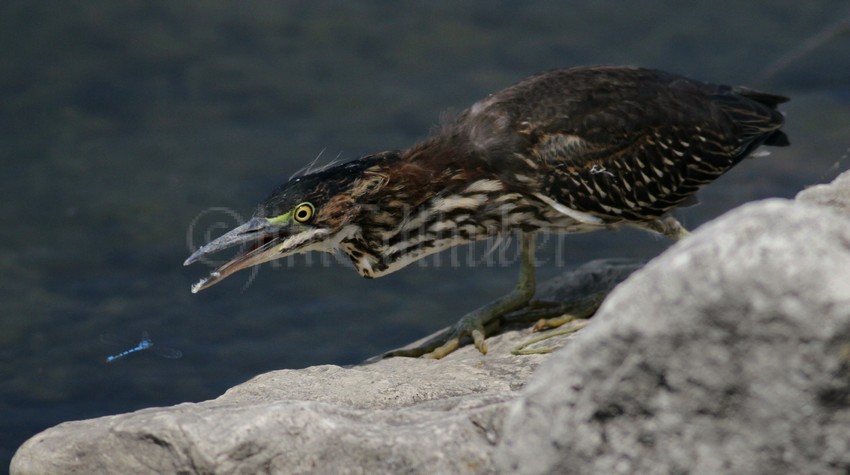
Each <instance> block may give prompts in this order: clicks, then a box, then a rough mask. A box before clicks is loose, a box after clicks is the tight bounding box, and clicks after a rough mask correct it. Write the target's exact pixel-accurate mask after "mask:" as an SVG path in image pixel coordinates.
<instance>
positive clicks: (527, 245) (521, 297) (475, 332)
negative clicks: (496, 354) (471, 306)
mask: <svg viewBox="0 0 850 475" xmlns="http://www.w3.org/2000/svg"><path fill="white" fill-rule="evenodd" d="M535 288H536V282H535V277H534V234H533V233H523V234H522V239H521V251H520V268H519V282H517V285H516V287H515V288H514V289H513V290H512V291H511V292H510V293H509V294H508V295H505V296H504V297H501V298H499V299H497V300H494V301H493V302H490V303H489V304H487V305H485V306H483V307H480V308H478V309H477V310H474V311H472V312H470V313H468V314H466V315H464V316H463V317H462V318H461V319H460V320H459V321H458V322H457V323H456V324H454V326H452V327H451V328H449V329H448V330H447V331H445V332H443V333H441V334H439V335H437V336H435V337H434V338H432V339H431V340H428V341H426V342H425V343H423V344H422V345H420V346H418V347H416V348H411V349H402V350H395V351H391V352H389V353H386V354H385V355H384V356H385V357H389V356H413V357H416V356H423V355H424V356H425V357H426V358H435V359H440V358H442V357H444V356H446V355H448V354H449V353H451V352H453V351H454V350H456V349H457V348H458V347H459V346H460V342H461V340H462V339H463V338H464V337H467V336H469V337H472V341H473V343H474V344H475V347H476V348H478V351H480V352H481V353H487V343H485V341H484V339H485V338H486V337H487V334H488V332H487V327H488V326H490V327H495V326H497V324H498V320H499V318H500V317H501V316H502V315H505V314H506V313H509V312H512V311H514V310H517V309H519V308H522V307H523V306H525V305H526V304H528V302H529V301H530V300H531V298H532V297H533V296H534V291H535ZM491 324H493V325H491Z"/></svg>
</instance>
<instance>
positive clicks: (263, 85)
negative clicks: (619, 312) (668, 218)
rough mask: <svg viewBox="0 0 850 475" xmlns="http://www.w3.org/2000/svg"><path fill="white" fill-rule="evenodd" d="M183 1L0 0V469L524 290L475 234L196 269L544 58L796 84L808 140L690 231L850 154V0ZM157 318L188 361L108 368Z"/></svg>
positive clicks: (556, 253) (720, 188)
mask: <svg viewBox="0 0 850 475" xmlns="http://www.w3.org/2000/svg"><path fill="white" fill-rule="evenodd" d="M172 3H173V2H165V1H146V2H130V3H127V2H111V1H105V0H104V1H90V2H85V5H83V4H82V2H79V3H78V2H62V1H56V2H47V1H42V2H38V1H6V2H4V3H3V6H2V7H0V48H2V51H3V52H4V59H3V62H2V65H0V136H2V139H0V140H2V142H0V154H2V155H0V160H2V174H0V180H2V181H0V190H2V193H3V199H2V205H0V206H2V208H0V209H2V216H3V226H2V228H0V239H2V242H3V246H2V248H0V249H2V250H0V253H2V254H0V271H1V272H0V282H2V285H0V296H2V313H0V328H1V330H0V354H2V359H0V380H2V386H0V459H2V460H0V466H7V464H8V460H9V458H10V457H11V455H12V454H13V452H14V450H15V448H16V447H17V446H18V445H20V444H21V443H22V442H23V441H24V440H25V439H26V438H28V437H30V436H32V435H33V434H35V433H36V432H38V431H40V430H42V429H44V428H47V427H50V426H53V425H55V424H58V423H60V422H63V421H68V420H75V419H83V418H90V417H95V416H100V415H106V414H114V413H119V412H126V411H131V410H134V409H139V408H142V407H149V406H160V405H169V404H174V403H178V402H184V401H200V400H204V399H209V398H214V397H216V396H217V395H219V394H221V393H222V392H223V391H224V390H225V389H226V388H228V387H230V386H232V385H234V384H236V383H239V382H242V381H245V380H246V379H249V378H250V377H252V376H253V375H256V374H258V373H262V372H264V371H268V370H273V369H281V368H300V367H304V366H308V365H315V364H350V363H355V362H358V361H361V360H363V359H364V358H366V357H368V356H371V355H374V354H377V353H379V352H382V351H384V350H387V349H389V348H392V347H394V346H397V345H400V344H403V343H406V342H408V341H409V340H412V339H415V338H418V337H421V336H423V335H425V334H427V333H430V332H431V331H434V330H436V329H438V328H440V327H442V326H445V325H447V324H449V323H452V322H453V321H455V320H456V319H457V318H458V317H459V316H460V315H461V314H463V313H464V312H466V311H469V310H471V309H472V308H473V307H475V306H476V305H477V304H480V303H484V302H485V301H487V300H488V299H492V298H494V297H497V296H498V295H500V294H501V293H503V292H504V291H506V290H507V289H508V288H510V286H511V285H512V283H513V279H514V277H515V273H516V269H515V268H512V267H501V266H488V265H483V264H481V263H479V264H478V265H475V266H467V265H465V264H464V262H465V261H466V260H467V259H468V257H469V255H468V254H467V253H466V251H461V252H459V253H457V254H447V255H442V256H440V260H434V259H431V260H427V261H425V262H424V264H425V265H424V266H420V265H413V266H410V267H409V268H407V269H405V270H403V271H400V272H398V273H395V274H392V275H390V276H387V277H385V278H381V279H377V280H373V281H368V280H364V279H362V278H360V277H359V276H358V275H357V274H356V273H355V272H353V271H352V270H351V269H349V268H347V267H346V266H344V265H340V264H336V263H334V262H333V261H332V260H331V261H328V260H322V259H320V258H319V256H312V257H309V258H305V257H301V258H297V259H293V260H290V261H285V262H283V263H279V264H278V265H266V266H263V267H262V268H260V269H259V272H258V273H257V274H256V275H252V274H251V273H248V272H245V273H243V274H242V275H239V276H234V277H231V278H230V279H228V280H227V281H226V282H224V283H222V284H220V285H218V286H216V287H214V288H212V289H209V290H207V291H204V292H202V293H201V294H198V295H191V294H190V293H189V286H190V285H191V284H192V283H193V282H195V281H197V279H198V278H200V277H201V276H202V275H204V274H205V273H206V272H207V269H206V268H204V267H203V266H195V267H191V268H183V267H182V266H181V264H182V262H183V260H184V259H185V258H186V257H187V256H188V254H189V253H190V251H191V245H192V243H198V242H199V241H200V240H203V239H204V238H205V234H212V235H217V234H218V233H221V232H222V231H223V230H224V229H223V227H224V226H231V225H234V224H236V220H237V219H238V217H239V216H240V215H241V216H247V215H248V214H249V213H250V211H251V209H252V207H253V205H254V204H255V203H256V202H257V201H259V200H260V199H262V198H264V197H265V196H266V194H267V193H268V192H269V191H270V190H271V189H272V188H273V187H274V186H275V185H277V184H278V183H279V182H281V181H283V180H284V179H286V178H287V177H289V176H290V175H291V174H292V173H294V172H295V171H297V170H298V169H299V168H301V167H302V166H304V165H305V164H307V163H309V162H310V161H311V160H312V159H313V158H315V157H316V156H317V155H319V154H320V153H321V157H320V159H319V160H320V162H323V161H328V160H331V159H334V158H337V157H340V158H343V159H349V158H354V157H357V156H358V155H361V154H365V153H367V152H375V151H379V150H384V149H391V148H398V147H403V146H406V145H408V144H410V143H412V142H413V141H415V140H417V139H419V138H422V137H423V136H424V135H425V134H426V133H427V131H428V130H429V128H431V127H432V126H433V125H434V124H435V123H436V121H437V118H438V117H439V114H440V113H441V111H443V110H445V109H448V108H454V109H455V110H459V109H461V108H463V107H466V106H468V105H469V104H471V103H472V102H473V101H475V100H477V99H479V98H481V97H484V96H485V95H486V94H488V93H490V92H493V91H496V90H498V89H500V88H502V87H504V86H506V85H508V84H510V83H512V82H514V81H516V80H518V79H521V78H522V77H524V76H526V75H528V74H530V73H533V72H538V71H541V70H546V69H550V68H553V67H561V66H570V65H577V64H590V63H632V64H641V65H646V66H653V67H658V68H662V69H667V70H671V71H675V72H679V73H682V74H686V75H690V76H692V77H696V78H701V79H705V80H712V81H718V82H729V83H736V84H741V83H745V84H749V85H751V86H754V87H759V88H764V89H767V90H770V91H773V92H779V93H783V94H787V95H790V96H792V97H793V98H794V100H793V101H792V102H791V103H789V104H788V105H787V107H785V108H784V110H786V111H787V115H788V126H787V131H788V133H789V135H790V136H791V140H792V142H793V144H794V146H793V147H790V148H787V149H781V150H774V151H773V154H772V155H771V156H770V157H768V158H762V159H758V160H749V161H746V162H745V163H743V164H742V165H741V166H739V167H738V168H736V169H735V170H734V171H733V172H731V173H730V174H729V175H727V176H726V177H724V178H722V179H721V180H720V181H718V182H717V183H716V184H715V185H713V186H711V187H709V188H708V189H706V190H705V191H704V192H703V193H702V195H701V200H702V204H701V205H700V206H697V207H694V208H689V209H686V210H683V211H682V212H681V213H680V215H679V216H680V218H681V219H682V220H683V222H684V223H685V224H686V225H688V226H689V227H696V226H698V225H699V224H701V223H703V222H705V221H706V220H709V219H711V218H713V217H716V216H718V215H720V214H722V213H723V212H725V211H727V210H728V209H731V208H733V207H735V206H738V205H740V204H742V203H745V202H747V201H751V200H756V199H761V198H765V197H772V196H778V197H791V196H793V195H794V194H795V193H796V192H797V191H798V190H800V189H801V188H803V187H804V186H806V185H810V184H813V183H817V182H822V181H827V180H829V179H831V178H833V177H834V176H836V175H837V174H838V173H839V172H840V171H841V170H844V169H847V168H848V167H850V161H848V159H847V154H848V147H850V33H848V32H847V31H845V30H842V29H841V26H840V25H838V26H836V25H837V24H836V21H838V20H839V19H842V18H848V16H850V10H848V7H847V6H846V1H845V0H836V1H823V2H818V4H817V5H810V4H808V3H806V2H799V1H797V0H795V1H773V0H771V1H768V0H764V1H756V2H713V3H711V4H706V5H703V6H699V7H697V6H694V5H687V4H680V2H672V1H669V2H665V1H651V2H640V3H635V4H633V5H631V6H630V7H629V9H624V8H623V6H624V5H625V4H622V3H621V2H616V3H615V2H522V3H521V4H520V2H463V1H461V2H453V3H452V5H451V6H448V5H443V6H426V5H425V4H413V5H405V6H403V7H400V6H395V4H393V3H387V4H384V3H382V2H378V3H372V4H369V5H353V4H343V5H340V4H336V3H334V4H331V3H327V4H324V3H322V2H303V3H291V2H247V3H242V2H223V1H208V2H197V3H196V4H195V5H194V6H186V5H183V6H177V5H176V4H175V5H172ZM284 3H286V5H284ZM566 5H569V6H568V7H567V6H566ZM830 28H832V29H833V30H830ZM823 31H827V32H829V31H833V32H834V34H828V35H826V36H827V37H828V39H827V40H825V41H822V42H821V43H818V44H813V47H812V48H810V50H807V51H804V52H803V53H802V54H799V55H797V54H796V53H795V48H800V47H801V45H805V41H806V39H807V38H810V37H812V36H814V35H816V34H817V33H818V32H823ZM783 57H786V58H791V59H792V60H793V61H791V62H790V63H789V64H788V65H787V67H784V68H783V69H780V70H779V71H777V72H776V73H775V74H774V75H773V76H771V77H764V75H763V74H762V73H763V71H764V70H765V68H768V67H769V66H770V65H771V64H774V63H775V61H778V60H781V58H783ZM795 58H796V59H795ZM667 245H668V243H667V242H665V241H663V240H660V239H657V238H653V237H651V236H647V235H644V234H641V233H637V232H630V231H623V232H618V233H607V234H599V233H597V234H594V235H583V236H570V237H566V238H563V239H554V238H552V239H550V240H549V241H548V242H546V243H545V244H544V248H545V249H544V250H543V251H541V252H540V253H539V255H540V257H541V259H547V260H548V262H547V263H545V264H543V265H542V266H541V268H540V275H541V278H546V277H548V276H552V275H554V274H556V273H558V272H559V270H560V269H561V268H562V267H564V266H575V265H578V264H580V263H581V262H584V261H586V260H589V259H593V258H600V257H615V256H624V257H644V258H649V257H651V256H653V255H655V254H657V253H658V252H660V251H661V250H663V249H664V248H665V247H666V246H667ZM485 247H486V246H484V245H479V246H475V247H474V248H473V254H472V256H473V257H476V256H479V257H480V255H481V254H482V252H483V250H484V248H485ZM453 259H456V260H457V262H454V261H453ZM455 264H456V265H455ZM145 330H147V331H149V332H150V334H151V336H152V338H153V339H154V341H155V342H157V341H158V342H161V343H162V344H164V345H168V346H171V347H174V348H178V349H180V350H182V351H183V353H184V355H185V356H184V357H183V358H182V359H179V360H169V359H164V358H159V357H157V356H155V355H153V354H148V353H140V354H135V355H131V356H130V357H128V358H126V359H123V360H121V361H118V362H116V363H113V364H110V365H107V364H105V363H104V358H105V357H106V356H107V355H110V354H113V353H116V352H118V351H121V350H123V349H126V348H120V347H110V346H107V345H104V344H102V343H100V339H99V336H100V335H101V334H104V333H111V334H117V335H120V336H122V337H124V338H126V339H127V340H128V341H130V342H131V345H130V346H132V345H133V344H135V341H137V339H138V337H139V335H140V334H141V332H142V331H145Z"/></svg>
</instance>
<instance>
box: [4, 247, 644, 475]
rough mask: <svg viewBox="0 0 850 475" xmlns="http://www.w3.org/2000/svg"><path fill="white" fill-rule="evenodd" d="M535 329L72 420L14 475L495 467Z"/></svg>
mask: <svg viewBox="0 0 850 475" xmlns="http://www.w3.org/2000/svg"><path fill="white" fill-rule="evenodd" d="M637 267H639V266H638V265H636V264H635V263H634V262H631V263H629V262H624V261H622V260H610V261H596V262H591V263H588V264H586V265H584V266H582V267H580V268H579V269H577V270H576V271H575V272H574V273H570V274H568V275H565V276H562V277H559V278H558V281H557V282H559V283H560V284H559V285H542V286H541V292H542V293H543V294H542V295H541V297H543V298H545V297H546V296H547V295H548V294H546V293H545V292H547V289H548V291H552V292H556V291H557V292H559V295H560V296H563V295H567V294H565V293H564V292H565V291H566V290H565V289H570V288H573V287H575V289H574V293H577V292H579V291H581V292H584V291H588V292H596V291H599V289H600V288H607V287H610V286H612V283H615V282H619V281H622V280H623V279H625V278H626V277H627V276H628V275H629V274H630V273H631V272H632V271H634V269H635V268H637ZM568 293H569V292H568ZM530 335H531V332H530V330H527V329H526V330H520V331H510V332H506V333H505V334H502V335H498V336H496V337H493V338H491V339H489V340H488V346H489V349H490V351H489V353H488V354H487V355H486V356H485V355H481V354H480V353H478V351H477V350H476V349H474V347H472V346H471V345H470V346H466V347H464V348H461V349H460V350H458V351H456V352H455V353H452V354H451V355H449V356H448V357H447V358H445V359H443V360H441V361H434V360H426V359H410V358H393V359H388V360H378V361H376V362H373V363H371V364H364V365H360V366H356V367H352V368H341V367H339V366H316V367H311V368H305V369H301V370H282V371H273V372H270V373H266V374H263V375H260V376H257V377H255V378H253V379H252V380H250V381H248V382H246V383H244V384H241V385H239V386H236V387H234V388H231V389H230V390H228V391H227V392H226V393H225V394H224V395H222V396H221V397H219V398H217V399H215V400H213V401H206V402H202V403H197V404H180V405H177V406H174V407H166V408H153V409H146V410H142V411H138V412H134V413H131V414H123V415H118V416H110V417H102V418H99V419H92V420H85V421H77V422H67V423H64V424H60V425H58V426H56V427H53V428H51V429H48V430H46V431H44V432H42V433H40V434H38V435H36V436H35V437H33V438H31V439H30V440H29V441H27V442H26V443H25V444H24V445H23V446H22V447H21V448H20V449H19V450H18V452H17V453H16V454H15V457H14V459H13V460H12V472H13V473H18V474H31V473H32V474H36V473H39V474H40V473H181V472H182V473H487V472H492V471H493V468H492V452H493V448H494V447H495V444H496V442H497V441H498V434H499V433H500V432H501V425H502V418H503V415H504V414H505V412H506V411H507V404H508V402H510V401H512V400H513V399H514V398H516V397H518V395H519V390H520V389H521V388H522V387H523V385H524V384H525V382H526V381H527V380H528V379H529V378H530V376H531V374H532V372H533V371H534V370H535V369H536V368H537V367H538V365H539V364H540V362H542V361H543V360H544V359H546V358H547V357H548V356H545V355H532V356H524V357H517V356H514V355H512V354H511V349H513V348H514V347H515V346H516V345H518V344H520V343H521V342H523V341H525V340H526V339H527V338H529V337H530ZM572 337H573V336H560V337H557V338H555V339H553V340H550V341H547V342H546V344H547V346H558V345H563V344H564V343H565V342H566V340H568V339H570V338H572Z"/></svg>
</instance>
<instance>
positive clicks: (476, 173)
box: [185, 66, 788, 358]
mask: <svg viewBox="0 0 850 475" xmlns="http://www.w3.org/2000/svg"><path fill="white" fill-rule="evenodd" d="M785 101H787V98H785V97H782V96H778V95H774V94H768V93H764V92H759V91H755V90H752V89H747V88H744V87H729V86H719V85H714V84H708V83H704V82H698V81H694V80H690V79H687V78H684V77H682V76H677V75H674V74H669V73H665V72H661V71H656V70H651V69H642V68H635V67H614V66H604V67H577V68H570V69H560V70H554V71H549V72H546V73H543V74H539V75H536V76H532V77H530V78H527V79H525V80H523V81H521V82H519V83H517V84H515V85H513V86H511V87H508V88H507V89H504V90H502V91H500V92H498V93H496V94H493V95H491V96H489V97H487V98H486V99H483V100H481V101H479V102H477V103H475V104H473V105H472V107H470V108H469V109H467V110H465V111H463V112H461V113H460V114H459V115H458V116H457V117H455V118H454V119H452V120H450V121H447V122H446V123H445V124H443V125H442V127H441V128H440V129H439V130H438V131H437V132H436V133H434V134H433V135H432V136H431V137H429V138H427V139H425V140H423V141H421V142H419V143H417V144H415V145H413V146H412V147H410V148H408V149H405V150H394V151H388V152H382V153H378V154H375V155H369V156H366V157H363V158H360V159H357V160H354V161H351V162H348V163H344V164H341V165H337V166H333V167H330V168H327V169H324V170H322V171H319V172H316V173H309V174H306V175H303V176H299V177H297V178H293V179H291V180H289V181H288V182H287V183H284V184H283V185H282V186H280V187H279V188H278V189H276V190H275V191H274V192H273V193H272V195H271V196H270V197H269V198H267V199H266V200H265V201H264V202H263V203H262V204H261V205H260V206H259V207H258V210H257V213H256V214H255V216H254V217H253V218H252V219H251V220H249V221H248V222H247V223H245V224H243V225H241V226H239V227H237V228H236V229H233V230H232V231H230V232H228V233H226V234H224V235H223V236H221V237H219V238H218V239H216V240H214V241H212V242H210V243H209V244H206V245H205V246H203V247H201V248H200V249H199V250H198V251H197V252H195V253H194V254H192V256H190V257H189V258H188V259H187V260H186V262H185V264H186V265H188V264H191V263H193V262H195V261H197V260H198V259H200V258H201V257H203V256H205V255H208V254H210V253H214V252H217V251H220V250H222V249H225V248H229V247H231V246H235V245H238V244H240V245H245V246H244V247H243V250H242V251H241V252H240V253H239V254H238V255H237V256H236V257H234V258H233V259H232V260H230V261H229V262H227V263H226V264H224V265H222V266H221V267H219V268H218V269H216V270H215V271H213V272H212V273H211V274H210V276H209V277H207V278H205V279H203V280H201V281H200V282H198V283H197V284H196V285H195V286H194V287H193V288H192V291H193V292H198V291H200V290H202V289H205V288H207V287H209V286H211V285H213V284H215V283H217V282H220V281H221V280H222V279H224V278H226V277H227V276H229V275H230V274H232V273H234V272H236V271H238V270H240V269H245V268H248V267H251V266H255V265H257V264H260V263H262V262H266V261H270V260H273V259H279V258H282V257H285V256H288V255H291V254H295V253H302V252H307V251H326V252H337V251H341V252H343V253H345V254H346V255H348V257H349V258H350V259H351V261H352V262H353V263H354V267H355V268H356V269H357V272H359V273H360V275H362V276H363V277H367V278H373V277H380V276H382V275H386V274H389V273H391V272H395V271H396V270H398V269H401V268H402V267H404V266H406V265H408V264H410V263H411V262H414V261H416V260H418V259H421V258H423V257H425V256H427V255H429V254H432V253H434V252H438V251H440V250H443V249H446V248H448V247H451V246H457V245H459V244H464V243H468V242H472V241H476V240H480V239H487V238H490V237H494V236H501V235H505V234H506V233H511V232H513V231H519V232H520V233H521V236H522V238H521V250H522V252H521V263H520V274H519V283H518V285H517V287H516V288H515V289H514V290H513V291H511V292H510V293H509V294H508V295H506V296H504V297H502V298H500V299H498V300H496V301H494V302H492V303H490V304H488V305H485V306H483V307H481V308H479V309H477V310H475V311H473V312H472V313H470V314H468V315H466V316H464V317H463V318H461V319H460V321H459V322H458V323H457V324H456V325H455V326H453V327H452V329H451V331H450V332H447V333H445V334H444V335H442V336H440V337H439V338H438V339H436V340H433V341H430V342H429V343H427V344H425V345H423V346H422V347H420V348H418V349H416V350H412V351H407V352H401V353H396V354H403V355H408V356H415V355H421V354H425V353H428V356H431V357H437V358H440V357H442V356H445V355H446V354H448V353H450V352H451V351H453V350H454V349H455V348H456V347H457V346H458V345H459V344H460V341H461V339H463V338H465V337H467V336H469V337H472V339H473V341H474V343H475V346H476V347H477V348H478V349H479V350H481V351H482V352H486V346H485V343H484V338H485V337H486V334H485V328H486V327H487V325H488V323H491V322H493V321H495V320H498V319H499V318H500V317H501V316H503V315H505V314H507V313H509V312H512V311H515V310H517V309H520V308H522V307H524V306H526V305H527V304H528V303H529V301H530V300H531V298H532V297H533V295H534V292H535V279H534V265H533V258H534V233H535V232H536V231H541V230H545V231H555V232H565V233H575V232H585V231H593V230H598V229H613V228H617V227H620V226H636V227H639V228H643V229H646V230H649V231H651V232H654V233H658V234H662V235H664V236H667V237H670V238H673V239H678V238H680V237H682V236H684V235H686V234H687V231H685V229H684V228H683V227H682V226H681V225H680V224H679V222H678V221H676V220H675V219H674V218H673V217H671V216H670V215H669V213H670V211H671V210H673V209H674V208H675V207H676V206H678V205H681V204H682V203H684V202H685V201H687V200H688V199H689V198H691V197H692V195H694V194H695V193H696V192H697V190H698V189H699V188H700V187H701V186H702V185H705V184H707V183H709V182H711V181H712V180H714V179H716V178H717V177H719V176H720V175H722V174H723V173H725V172H726V171H727V170H729V169H730V168H731V167H733V166H734V165H735V164H737V163H738V162H740V161H741V160H742V159H743V158H745V157H747V156H748V155H750V154H751V153H752V152H753V151H754V150H755V149H756V148H757V147H759V146H760V145H763V144H764V145H779V146H781V145H787V144H788V139H787V137H786V135H785V134H784V133H783V132H782V131H780V130H779V129H780V127H781V126H782V124H783V116H782V114H781V113H779V112H778V111H777V110H776V106H777V105H778V104H780V103H782V102H785Z"/></svg>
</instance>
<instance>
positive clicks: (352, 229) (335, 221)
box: [184, 152, 395, 293]
mask: <svg viewBox="0 0 850 475" xmlns="http://www.w3.org/2000/svg"><path fill="white" fill-rule="evenodd" d="M394 156H395V154H394V153H392V152H385V153H383V154H379V155H373V156H369V157H365V158H361V159H359V160H355V161H352V162H348V163H345V164H342V165H337V166H334V167H330V168H327V169H325V170H322V171H319V172H316V173H310V174H306V175H302V176H299V177H296V178H292V179H290V180H289V181H288V182H287V183H285V184H283V185H282V186H280V187H279V188H278V189H276V190H275V191H274V192H273V193H272V194H271V195H270V196H269V197H268V198H267V199H266V200H265V201H263V202H262V203H261V204H260V205H259V206H258V207H257V211H256V213H255V214H254V217H253V218H251V219H250V220H249V221H248V222H246V223H244V224H242V225H241V226H238V227H236V228H235V229H232V230H231V231H229V232H227V233H225V234H224V235H222V236H221V237H219V238H218V239H215V240H213V241H211V242H209V243H208V244H205V245H204V246H202V247H201V248H200V249H198V250H197V251H195V252H194V253H193V254H192V255H191V256H189V258H188V259H186V262H184V265H189V264H192V263H194V262H196V261H198V260H200V259H201V258H203V257H204V256H207V255H210V254H213V253H216V252H219V251H221V250H224V249H227V248H231V247H234V246H237V245H240V246H242V248H241V251H240V252H239V253H238V254H237V255H236V256H235V257H233V258H232V259H231V260H229V261H228V262H226V263H225V264H223V265H221V266H220V267H218V268H217V269H216V270H214V271H213V272H211V273H210V275H209V276H208V277H206V278H204V279H202V280H201V281H200V282H198V283H197V284H195V285H194V286H193V287H192V292H193V293H194V292H199V291H201V290H203V289H205V288H207V287H210V286H212V285H214V284H216V283H218V282H220V281H222V280H224V279H225V278H226V277H228V276H229V275H231V274H233V273H234V272H236V271H239V270H242V269H247V268H249V267H252V266H255V265H258V264H261V263H263V262H268V261H271V260H275V259H280V258H283V257H286V256H290V255H293V254H300V253H303V252H308V251H326V252H334V251H336V250H337V249H339V244H340V242H341V241H342V240H344V239H345V238H346V237H349V236H351V235H352V234H354V233H356V232H357V231H358V226H357V224H356V223H357V217H358V215H359V213H361V212H362V209H363V206H362V203H361V200H360V199H361V198H363V197H364V195H369V194H372V193H374V192H376V191H377V190H378V189H379V188H380V187H382V186H383V183H384V182H385V181H386V178H385V176H384V175H382V174H380V173H378V172H376V171H375V169H376V168H377V167H380V166H381V163H382V162H384V161H386V160H388V159H391V158H392V157H394Z"/></svg>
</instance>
